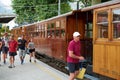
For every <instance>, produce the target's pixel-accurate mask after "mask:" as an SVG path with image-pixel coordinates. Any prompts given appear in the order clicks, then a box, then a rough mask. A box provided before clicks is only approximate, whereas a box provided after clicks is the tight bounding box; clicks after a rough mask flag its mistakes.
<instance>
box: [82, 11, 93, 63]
mask: <svg viewBox="0 0 120 80" xmlns="http://www.w3.org/2000/svg"><path fill="white" fill-rule="evenodd" d="M83 14H84V17H85V18H84V28H83V31H84V34H83V35H84V38H83V39H81V42H82V43H83V44H84V45H83V48H84V49H83V50H84V51H83V52H82V53H83V54H82V55H83V56H84V57H85V59H86V61H87V63H88V64H90V65H92V59H93V57H92V56H93V43H92V41H93V35H92V34H93V14H92V12H91V11H87V12H83Z"/></svg>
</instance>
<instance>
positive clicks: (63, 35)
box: [61, 30, 65, 38]
mask: <svg viewBox="0 0 120 80" xmlns="http://www.w3.org/2000/svg"><path fill="white" fill-rule="evenodd" d="M61 37H62V38H63V37H65V30H61Z"/></svg>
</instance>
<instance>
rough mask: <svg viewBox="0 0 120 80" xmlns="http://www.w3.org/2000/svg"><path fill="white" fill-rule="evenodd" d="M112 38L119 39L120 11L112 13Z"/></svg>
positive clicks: (115, 10)
mask: <svg viewBox="0 0 120 80" xmlns="http://www.w3.org/2000/svg"><path fill="white" fill-rule="evenodd" d="M112 12H113V38H120V9H114V10H113V11H112Z"/></svg>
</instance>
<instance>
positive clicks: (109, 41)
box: [93, 0, 120, 80]
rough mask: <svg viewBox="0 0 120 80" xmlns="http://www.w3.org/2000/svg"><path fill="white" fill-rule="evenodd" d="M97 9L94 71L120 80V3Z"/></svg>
mask: <svg viewBox="0 0 120 80" xmlns="http://www.w3.org/2000/svg"><path fill="white" fill-rule="evenodd" d="M95 7H96V8H95ZM95 7H94V18H93V27H94V28H93V71H94V72H97V73H99V74H102V75H105V76H109V77H112V78H114V79H117V80H120V60H119V59H120V1H119V0H116V1H115V0H113V1H110V2H106V3H103V4H100V5H97V6H95Z"/></svg>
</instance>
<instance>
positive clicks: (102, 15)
mask: <svg viewBox="0 0 120 80" xmlns="http://www.w3.org/2000/svg"><path fill="white" fill-rule="evenodd" d="M100 22H108V12H107V11H103V12H99V13H98V14H97V23H100Z"/></svg>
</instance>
